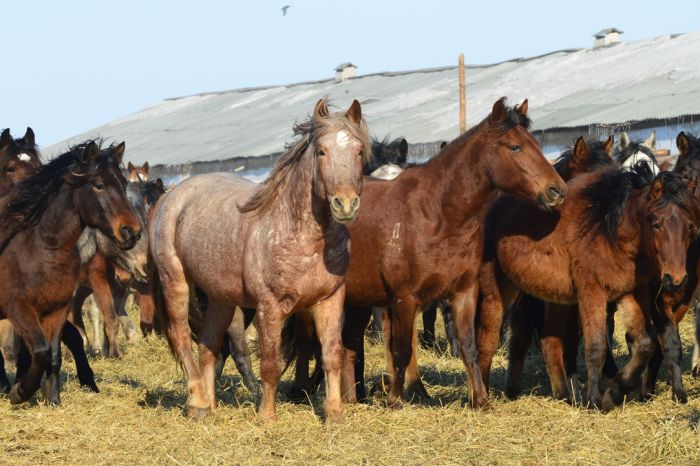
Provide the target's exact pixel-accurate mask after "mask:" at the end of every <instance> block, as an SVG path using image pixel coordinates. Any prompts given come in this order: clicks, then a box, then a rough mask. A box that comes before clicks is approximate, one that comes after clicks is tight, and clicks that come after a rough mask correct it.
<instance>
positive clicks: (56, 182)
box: [0, 141, 141, 404]
mask: <svg viewBox="0 0 700 466" xmlns="http://www.w3.org/2000/svg"><path fill="white" fill-rule="evenodd" d="M123 152H124V144H123V143H122V144H120V145H118V146H111V147H110V148H108V149H104V150H100V149H99V146H98V145H97V143H95V142H94V141H90V142H87V143H85V144H81V145H79V146H75V147H73V148H71V149H70V151H69V152H66V153H65V154H62V155H60V156H58V157H56V158H55V159H54V160H52V161H51V162H49V163H47V164H46V165H43V166H42V167H40V168H39V169H38V171H37V172H36V173H35V174H33V175H31V176H29V177H28V178H26V179H25V180H24V181H22V182H21V183H20V184H19V185H17V186H16V188H15V189H13V190H12V191H11V193H10V194H9V198H8V200H7V205H6V206H5V208H4V211H3V217H2V219H0V279H2V281H3V283H5V284H6V285H7V286H5V287H4V288H3V289H2V291H0V317H2V318H7V319H9V320H10V322H12V325H13V326H14V328H15V330H16V331H17V333H18V334H19V335H20V336H21V338H22V339H23V340H24V342H25V343H26V344H27V346H28V348H29V351H30V353H31V366H30V367H29V370H28V371H27V372H26V374H23V375H22V377H20V378H19V380H17V381H16V382H15V384H14V385H13V386H12V388H11V390H10V394H9V397H10V402H11V403H13V404H17V403H21V402H23V401H26V400H28V399H29V398H30V397H31V396H32V394H33V393H34V392H35V391H36V390H37V389H38V387H39V382H40V380H41V377H42V375H43V374H44V372H46V373H47V383H46V393H45V395H46V399H47V401H48V402H49V403H51V404H58V403H59V402H60V398H59V382H60V377H59V376H60V374H59V372H60V362H61V351H60V339H59V337H60V334H61V330H62V328H63V324H64V322H65V319H66V316H67V313H68V308H69V305H70V300H71V297H72V295H73V290H74V289H75V286H76V284H77V279H78V273H79V269H80V259H79V257H78V254H77V248H76V243H77V241H78V237H79V236H80V234H81V232H82V230H83V228H84V227H85V226H91V227H94V228H99V229H101V230H102V231H103V232H104V233H106V234H107V235H109V236H110V237H112V238H114V239H115V241H117V242H118V244H119V245H120V246H121V247H123V248H124V249H128V248H130V247H132V246H133V245H134V243H135V242H136V240H137V239H138V237H139V235H140V231H141V223H140V221H139V218H138V216H137V215H136V213H135V212H134V211H133V209H132V208H131V206H130V205H129V204H128V202H127V200H126V193H125V185H126V180H125V179H124V177H123V175H122V174H121V171H120V169H119V163H120V162H121V157H122V154H123ZM57 271H59V272H60V273H57Z"/></svg>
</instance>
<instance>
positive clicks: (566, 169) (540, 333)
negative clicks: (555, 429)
mask: <svg viewBox="0 0 700 466" xmlns="http://www.w3.org/2000/svg"><path fill="white" fill-rule="evenodd" d="M613 146H614V139H613V137H612V136H611V137H609V138H608V139H607V140H606V141H605V142H599V141H596V140H590V141H588V143H586V141H585V140H584V139H583V138H582V137H580V138H578V139H577V140H576V143H575V144H574V146H573V147H572V148H571V149H568V150H566V151H564V152H563V153H562V154H561V156H560V157H559V158H558V159H557V160H556V161H555V163H554V169H555V170H556V171H557V173H559V175H561V177H562V179H564V181H567V182H568V181H570V180H572V179H573V178H575V177H576V176H578V175H581V174H583V173H588V172H591V171H593V170H596V169H600V168H601V167H603V166H613V165H615V162H614V161H613V159H612V157H611V155H612V151H613ZM545 314H546V306H545V303H544V302H543V301H541V300H539V299H538V298H535V297H533V296H530V295H527V294H525V293H523V294H522V295H521V296H520V297H519V298H518V299H517V300H516V301H515V302H514V303H513V305H512V306H511V309H510V318H509V320H508V325H509V339H508V370H507V372H506V382H505V385H506V387H505V393H506V396H508V397H509V398H516V397H517V396H518V395H519V394H520V392H521V390H522V379H523V370H524V367H525V356H526V354H527V349H528V347H529V346H530V342H531V341H532V339H533V336H536V337H537V339H538V340H539V344H540V348H541V349H542V352H543V354H544V356H545V361H546V362H548V363H549V362H550V359H549V358H551V359H556V358H557V357H559V358H561V359H565V360H566V362H567V371H566V372H567V375H568V377H569V378H572V377H574V376H573V374H574V373H575V370H573V371H572V368H571V367H570V366H571V364H572V362H573V365H574V366H575V364H576V356H577V354H578V343H579V338H578V331H579V330H578V327H579V326H578V317H577V312H576V306H571V307H570V309H565V308H564V306H560V308H559V309H557V312H551V313H548V314H546V315H545ZM559 329H562V330H561V331H564V332H566V335H567V338H566V339H565V341H564V344H568V345H570V346H571V347H572V348H575V350H573V354H572V351H568V352H566V355H565V357H563V356H561V355H557V354H554V353H555V349H554V348H552V347H553V346H555V345H561V344H562V342H561V341H560V340H559V339H558V338H556V336H555V335H552V333H553V332H554V331H555V330H559ZM557 336H558V335H557ZM548 357H549V358H548ZM558 361H559V360H558V359H557V362H558ZM552 366H553V364H548V365H547V370H548V372H549V373H552V372H553V367H552ZM557 368H558V366H557ZM615 372H616V371H615ZM613 375H614V374H613ZM551 380H552V381H555V380H556V381H559V379H558V378H551ZM572 386H573V387H575V386H576V384H575V383H572V382H567V384H566V386H564V387H562V386H559V385H553V386H552V395H553V396H554V398H557V399H559V398H568V399H573V398H574V397H573V394H572V393H571V392H570V390H569V389H570V388H571V387H572Z"/></svg>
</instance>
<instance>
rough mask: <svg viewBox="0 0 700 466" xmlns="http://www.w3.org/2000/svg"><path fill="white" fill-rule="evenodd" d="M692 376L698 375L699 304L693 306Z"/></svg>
mask: <svg viewBox="0 0 700 466" xmlns="http://www.w3.org/2000/svg"><path fill="white" fill-rule="evenodd" d="M690 372H691V373H692V374H693V377H700V306H695V346H694V347H693V366H692V369H691V371H690Z"/></svg>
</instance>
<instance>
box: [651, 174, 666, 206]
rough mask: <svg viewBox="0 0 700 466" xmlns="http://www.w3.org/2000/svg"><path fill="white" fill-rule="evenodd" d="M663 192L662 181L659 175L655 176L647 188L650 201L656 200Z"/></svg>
mask: <svg viewBox="0 0 700 466" xmlns="http://www.w3.org/2000/svg"><path fill="white" fill-rule="evenodd" d="M663 194H664V182H663V181H661V177H660V176H657V177H656V178H654V181H653V182H652V183H651V187H650V188H649V199H651V200H652V201H655V200H657V199H658V198H660V197H661V196H663Z"/></svg>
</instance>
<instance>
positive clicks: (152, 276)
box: [147, 247, 177, 359]
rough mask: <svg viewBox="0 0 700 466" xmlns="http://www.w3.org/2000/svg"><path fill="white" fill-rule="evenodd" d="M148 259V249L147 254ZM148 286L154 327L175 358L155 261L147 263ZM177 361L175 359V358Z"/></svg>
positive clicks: (168, 318) (168, 319)
mask: <svg viewBox="0 0 700 466" xmlns="http://www.w3.org/2000/svg"><path fill="white" fill-rule="evenodd" d="M148 255H149V257H150V256H151V254H150V247H149V252H148ZM147 280H148V285H149V286H150V287H151V293H152V296H153V308H154V311H153V317H154V324H155V325H154V326H155V327H156V328H158V327H159V328H160V331H161V332H162V333H163V334H165V339H166V340H167V341H168V346H169V347H170V352H171V353H172V354H173V356H175V347H174V346H173V341H172V340H171V339H170V331H169V330H168V329H169V327H170V316H168V309H167V307H166V305H165V296H164V295H163V284H162V283H161V282H160V276H159V275H158V268H157V267H156V265H155V261H153V260H149V261H148V273H147ZM176 359H177V358H176Z"/></svg>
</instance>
